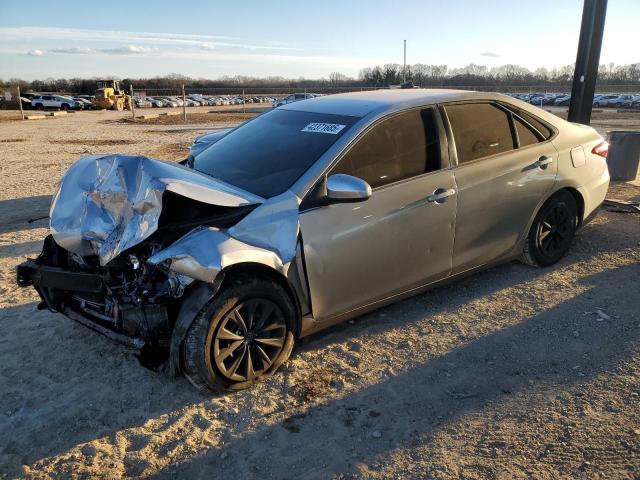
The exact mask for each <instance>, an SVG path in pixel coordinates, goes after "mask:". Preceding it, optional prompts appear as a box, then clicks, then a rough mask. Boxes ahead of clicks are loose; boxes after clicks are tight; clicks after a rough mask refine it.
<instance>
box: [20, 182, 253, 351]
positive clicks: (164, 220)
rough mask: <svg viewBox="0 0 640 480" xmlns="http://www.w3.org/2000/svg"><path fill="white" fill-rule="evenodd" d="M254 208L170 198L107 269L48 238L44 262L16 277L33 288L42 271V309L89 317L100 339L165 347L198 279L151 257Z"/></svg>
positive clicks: (34, 263)
mask: <svg viewBox="0 0 640 480" xmlns="http://www.w3.org/2000/svg"><path fill="white" fill-rule="evenodd" d="M254 208H255V205H249V206H243V207H219V206H216V205H208V204H205V203H202V202H198V201H196V200H192V199H189V198H185V197H182V196H180V195H177V194H174V193H171V192H166V193H165V195H164V198H163V207H162V214H161V215H160V218H159V221H158V229H157V231H156V232H154V233H153V234H152V235H151V237H149V238H148V239H147V240H145V241H144V242H142V243H141V244H139V245H136V246H134V247H132V248H130V249H128V250H126V251H125V252H122V253H120V254H119V255H118V256H116V257H115V258H114V259H113V260H111V261H110V262H109V263H108V264H107V265H104V266H102V265H100V262H99V257H98V256H97V255H80V254H78V253H74V252H70V251H68V250H65V249H64V248H62V247H60V246H59V245H58V244H57V243H56V242H55V240H54V238H53V236H52V235H48V236H47V237H46V238H45V241H44V246H43V250H42V253H41V254H40V256H39V257H38V258H37V259H35V260H30V261H28V262H25V263H24V264H22V265H20V266H19V270H18V279H19V281H20V279H23V282H22V285H23V286H27V285H29V284H30V282H31V283H34V279H33V275H34V272H36V271H37V272H38V279H37V280H38V281H37V284H36V285H35V287H36V289H37V290H38V292H39V293H40V295H41V297H42V302H41V304H40V305H39V308H48V309H51V310H54V311H57V312H61V313H67V314H71V315H73V313H77V314H79V315H81V316H82V317H85V318H87V317H88V318H90V319H91V320H92V321H93V322H95V324H96V326H98V327H102V328H99V330H100V331H101V332H102V333H105V332H104V331H103V330H102V329H103V328H104V329H108V330H110V331H112V332H114V333H116V334H123V335H124V337H122V338H120V337H117V336H116V339H117V340H120V341H123V342H124V343H127V344H130V345H132V346H134V347H141V346H143V345H147V346H153V347H160V348H165V347H168V346H169V339H170V332H171V330H172V327H173V322H174V321H175V315H176V312H177V308H178V304H177V302H176V301H177V300H178V299H180V298H181V297H182V296H183V295H184V293H185V289H187V288H188V286H189V285H191V284H192V282H193V281H194V279H193V278H191V277H188V276H186V275H182V274H179V273H175V272H172V271H170V270H169V266H170V262H162V263H160V264H157V265H155V264H153V263H150V262H148V260H149V258H150V257H151V256H152V255H154V254H155V253H157V252H160V251H162V250H163V248H165V247H166V246H167V245H169V244H171V243H173V242H174V241H175V240H177V239H179V238H180V237H181V236H182V235H184V234H185V233H187V232H189V231H190V230H192V229H193V228H194V227H196V226H202V225H207V226H213V227H217V228H228V227H230V226H232V225H234V224H235V223H237V222H238V221H239V220H241V219H242V218H244V217H245V216H246V215H247V214H248V213H249V212H250V211H251V210H253V209H254ZM110 336H112V337H113V336H114V335H110Z"/></svg>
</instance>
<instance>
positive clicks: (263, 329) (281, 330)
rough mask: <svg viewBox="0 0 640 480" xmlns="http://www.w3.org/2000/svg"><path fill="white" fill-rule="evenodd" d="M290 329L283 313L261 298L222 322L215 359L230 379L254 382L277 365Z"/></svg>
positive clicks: (215, 341)
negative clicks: (276, 361) (274, 364)
mask: <svg viewBox="0 0 640 480" xmlns="http://www.w3.org/2000/svg"><path fill="white" fill-rule="evenodd" d="M286 335H287V327H286V321H285V318H284V315H283V313H282V310H281V309H280V308H279V307H278V305H277V304H276V303H274V302H272V301H271V300H268V299H264V298H259V299H250V300H247V301H244V302H242V303H240V304H238V305H237V306H235V307H234V308H233V309H232V310H231V311H230V312H228V313H227V314H226V315H225V317H224V318H223V319H222V321H221V322H220V324H219V326H218V328H217V330H216V333H215V336H214V338H213V342H212V344H211V351H210V355H211V359H212V360H213V362H214V363H215V365H216V367H217V369H218V371H219V372H220V373H221V374H222V375H224V376H225V377H226V378H227V379H228V380H232V381H235V382H245V381H252V380H254V379H255V378H256V377H258V376H260V375H261V374H262V373H264V372H265V371H266V370H268V369H269V367H271V365H273V363H274V361H275V360H276V358H278V355H279V354H280V352H281V351H282V348H283V347H284V344H285V339H286Z"/></svg>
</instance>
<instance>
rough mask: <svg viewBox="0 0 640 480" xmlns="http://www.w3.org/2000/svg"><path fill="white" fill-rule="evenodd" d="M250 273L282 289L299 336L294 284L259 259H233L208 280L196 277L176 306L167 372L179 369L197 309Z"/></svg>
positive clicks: (299, 307)
mask: <svg viewBox="0 0 640 480" xmlns="http://www.w3.org/2000/svg"><path fill="white" fill-rule="evenodd" d="M251 276H260V277H262V278H268V279H270V280H272V281H274V282H276V283H277V284H278V285H280V286H282V287H283V288H284V289H285V291H286V292H287V294H288V295H289V297H290V299H291V301H292V302H293V305H294V309H295V313H296V319H295V332H294V338H298V336H299V333H300V331H301V324H302V314H301V305H300V301H299V299H298V296H297V295H296V293H295V288H293V286H292V285H291V283H290V282H289V281H288V280H287V278H286V277H285V275H284V274H282V273H281V272H278V271H277V270H275V269H273V268H271V267H269V266H267V265H264V264H262V263H257V262H241V263H236V264H233V265H230V266H228V267H226V268H224V269H223V270H221V271H220V272H219V273H218V275H216V278H215V280H214V281H213V282H211V283H208V282H204V281H201V280H196V281H195V282H193V283H192V284H191V285H190V286H189V288H188V291H187V292H186V293H185V295H184V297H183V301H182V303H181V305H180V307H179V309H178V312H177V314H176V318H175V321H174V323H173V328H172V330H171V340H170V348H169V368H168V370H169V373H170V375H172V376H174V375H176V374H177V373H178V372H179V371H180V370H181V365H180V354H181V350H182V342H183V340H184V338H185V336H186V333H187V331H188V330H189V328H190V327H191V324H192V323H193V322H194V320H195V319H196V317H197V316H198V314H199V313H200V311H201V310H202V309H203V308H204V307H205V306H206V305H207V304H208V303H209V302H211V301H212V299H213V298H214V297H215V296H216V295H217V294H218V292H220V291H221V290H222V289H223V288H225V287H226V286H228V285H230V284H231V283H232V282H233V281H238V280H240V279H241V278H242V277H245V278H246V277H251Z"/></svg>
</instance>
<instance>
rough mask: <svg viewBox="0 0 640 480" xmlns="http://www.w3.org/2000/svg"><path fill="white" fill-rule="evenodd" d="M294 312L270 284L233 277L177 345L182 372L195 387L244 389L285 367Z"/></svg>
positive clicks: (279, 289)
mask: <svg viewBox="0 0 640 480" xmlns="http://www.w3.org/2000/svg"><path fill="white" fill-rule="evenodd" d="M295 319H296V315H295V308H294V305H293V302H292V301H291V298H290V297H289V294H288V292H287V291H286V290H285V289H284V288H283V287H282V286H281V285H279V284H278V283H276V282H273V281H271V280H269V279H256V278H248V277H244V278H238V279H236V280H234V281H233V282H232V283H231V285H229V286H228V287H226V288H224V290H223V291H221V292H219V293H218V294H217V295H216V296H215V297H214V298H213V300H212V301H211V302H210V303H209V304H207V305H206V306H205V307H204V308H203V309H202V311H201V312H200V314H199V315H198V317H197V318H196V319H195V320H194V322H193V324H192V325H191V327H190V328H189V331H188V332H187V335H186V337H185V339H184V342H183V345H182V367H183V371H184V373H185V376H186V377H187V379H188V380H189V381H190V382H191V383H192V384H193V385H194V386H195V387H197V388H199V389H203V388H209V389H211V390H218V389H219V388H220V387H228V388H233V389H239V388H245V387H248V386H250V385H252V384H254V383H255V382H257V381H259V380H261V379H263V378H266V377H268V376H270V375H272V374H273V373H275V371H276V370H277V369H278V367H280V365H282V363H283V362H285V361H286V360H287V359H288V358H289V355H290V354H291V350H292V349H293V343H294V329H295Z"/></svg>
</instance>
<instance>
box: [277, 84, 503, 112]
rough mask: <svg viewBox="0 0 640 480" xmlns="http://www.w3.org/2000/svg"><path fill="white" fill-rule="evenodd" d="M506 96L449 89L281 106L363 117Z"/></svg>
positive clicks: (383, 92)
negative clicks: (418, 107)
mask: <svg viewBox="0 0 640 480" xmlns="http://www.w3.org/2000/svg"><path fill="white" fill-rule="evenodd" d="M504 98H510V97H506V96H505V95H500V94H497V93H490V92H473V91H467V90H446V89H426V88H414V89H391V90H389V89H385V90H371V91H365V92H353V93H339V94H336V95H326V96H321V97H315V98H311V99H309V100H302V101H299V102H295V103H290V104H287V105H284V106H282V107H279V108H281V109H283V110H296V111H301V112H312V113H327V114H334V115H348V116H353V117H364V116H366V115H368V114H370V113H374V112H376V113H378V112H381V111H385V110H390V111H391V110H397V109H398V108H403V107H404V108H411V107H414V106H416V107H417V106H420V105H426V104H430V103H440V102H451V101H458V100H478V99H493V100H498V99H504Z"/></svg>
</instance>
